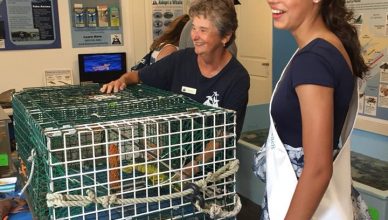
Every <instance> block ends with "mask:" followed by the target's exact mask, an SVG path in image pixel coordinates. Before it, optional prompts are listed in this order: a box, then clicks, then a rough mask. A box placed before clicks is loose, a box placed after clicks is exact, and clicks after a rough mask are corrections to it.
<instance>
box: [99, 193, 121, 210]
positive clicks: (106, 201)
mask: <svg viewBox="0 0 388 220" xmlns="http://www.w3.org/2000/svg"><path fill="white" fill-rule="evenodd" d="M116 202H117V196H116V195H111V196H103V197H102V198H101V205H102V206H103V207H104V208H108V207H109V206H110V205H113V204H115V203H116Z"/></svg>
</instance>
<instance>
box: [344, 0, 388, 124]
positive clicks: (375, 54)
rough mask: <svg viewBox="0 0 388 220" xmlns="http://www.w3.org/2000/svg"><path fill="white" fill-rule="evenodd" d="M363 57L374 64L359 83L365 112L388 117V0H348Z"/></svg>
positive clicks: (378, 116) (362, 113) (364, 113)
mask: <svg viewBox="0 0 388 220" xmlns="http://www.w3.org/2000/svg"><path fill="white" fill-rule="evenodd" d="M346 4H347V7H348V8H350V9H352V10H353V11H354V20H353V23H354V24H355V26H356V28H357V30H358V33H359V37H360V42H361V46H362V48H363V57H364V59H365V61H366V62H367V64H368V65H369V67H370V71H369V72H368V73H367V75H366V77H365V79H364V80H363V82H362V83H361V84H360V85H359V88H360V97H361V100H360V101H361V102H362V103H361V104H360V105H359V113H360V114H361V115H365V116H369V117H373V118H377V119H383V120H388V0H347V1H346Z"/></svg>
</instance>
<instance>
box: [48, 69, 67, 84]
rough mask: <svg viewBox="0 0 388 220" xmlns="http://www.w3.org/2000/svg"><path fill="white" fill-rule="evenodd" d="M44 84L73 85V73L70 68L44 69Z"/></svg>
mask: <svg viewBox="0 0 388 220" xmlns="http://www.w3.org/2000/svg"><path fill="white" fill-rule="evenodd" d="M44 85H45V86H64V85H73V73H72V71H71V70H46V71H45V72H44Z"/></svg>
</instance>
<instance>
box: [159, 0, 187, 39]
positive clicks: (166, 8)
mask: <svg viewBox="0 0 388 220" xmlns="http://www.w3.org/2000/svg"><path fill="white" fill-rule="evenodd" d="M182 14H183V1H182V0H174V1H172V0H153V1H152V38H153V39H155V38H157V37H159V36H160V35H161V34H162V33H163V30H164V29H165V28H166V27H167V26H168V25H169V24H170V22H171V21H172V20H174V19H175V18H176V17H178V16H180V15H182Z"/></svg>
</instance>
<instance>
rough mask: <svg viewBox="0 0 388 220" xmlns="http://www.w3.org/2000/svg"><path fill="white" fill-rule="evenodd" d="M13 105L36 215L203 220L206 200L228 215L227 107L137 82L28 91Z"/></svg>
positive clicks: (230, 119) (231, 124)
mask: <svg viewBox="0 0 388 220" xmlns="http://www.w3.org/2000/svg"><path fill="white" fill-rule="evenodd" d="M13 109H14V128H15V136H16V142H17V151H18V154H19V158H20V166H19V170H20V172H21V174H22V176H24V177H26V179H28V182H27V183H26V185H28V186H27V192H28V197H29V204H30V206H31V209H32V212H33V214H34V217H35V218H37V219H47V218H48V216H49V218H50V219H180V218H185V217H188V216H202V217H203V218H206V217H205V215H201V212H205V210H207V209H206V207H209V204H213V205H216V206H217V207H220V208H222V209H223V210H226V213H227V214H225V215H223V216H222V215H221V216H218V218H228V217H229V216H230V213H232V212H236V211H235V210H234V208H235V205H236V203H238V202H239V201H238V198H237V197H235V196H236V193H235V176H234V174H233V172H230V171H229V172H228V171H225V170H224V169H225V167H228V166H230V164H236V163H235V158H236V156H235V147H236V135H235V123H236V119H235V117H236V116H235V112H234V111H231V110H226V109H222V108H214V107H209V106H205V105H202V104H200V103H197V102H195V101H193V100H191V99H189V98H187V97H185V96H182V95H177V94H173V93H171V92H166V91H162V90H159V89H156V88H152V87H149V86H146V85H141V84H139V85H135V86H129V87H128V88H126V89H125V90H124V91H122V92H120V93H115V94H101V93H100V92H99V85H97V84H91V85H84V86H66V87H44V88H29V89H24V90H23V91H21V92H18V93H16V94H15V95H14V97H13ZM23 167H25V169H23ZM232 169H236V168H232ZM237 169H238V166H237ZM218 170H222V173H220V172H219V173H218V174H217V176H214V175H213V176H212V175H209V172H210V173H213V174H215V173H217V171H218ZM224 171H225V172H224ZM234 172H235V171H234ZM225 173H226V175H225ZM192 203H193V204H194V205H195V207H196V208H195V207H194V206H193V205H192ZM237 212H238V211H237ZM228 213H229V215H228ZM234 214H236V213H234ZM210 216H211V217H217V216H214V213H211V214H210Z"/></svg>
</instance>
